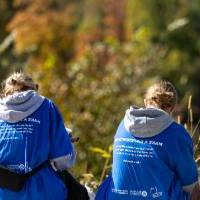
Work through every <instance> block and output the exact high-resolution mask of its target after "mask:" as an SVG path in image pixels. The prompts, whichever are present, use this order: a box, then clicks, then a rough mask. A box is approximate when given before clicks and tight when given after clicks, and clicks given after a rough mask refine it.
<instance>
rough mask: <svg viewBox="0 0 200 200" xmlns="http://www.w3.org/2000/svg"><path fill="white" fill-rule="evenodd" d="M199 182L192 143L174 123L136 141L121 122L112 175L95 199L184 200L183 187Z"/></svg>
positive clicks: (184, 132)
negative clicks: (151, 135)
mask: <svg viewBox="0 0 200 200" xmlns="http://www.w3.org/2000/svg"><path fill="white" fill-rule="evenodd" d="M197 180H198V174H197V167H196V164H195V161H194V159H193V143H192V140H191V138H190V136H189V134H188V133H187V132H186V130H185V129H184V128H183V127H182V126H181V125H179V124H177V123H175V122H173V123H172V124H171V125H170V126H169V127H168V128H167V129H166V130H164V131H163V132H162V133H160V134H158V135H156V136H153V137H149V138H137V137H135V136H134V135H133V134H132V133H130V132H128V131H127V130H126V129H125V127H124V122H123V121H122V122H121V123H120V125H119V128H118V130H117V133H116V135H115V138H114V149H113V167H112V173H111V174H110V175H109V176H108V177H107V179H106V180H105V181H104V182H103V183H102V184H101V186H100V187H99V189H98V192H97V195H96V200H130V199H134V200H142V199H144V200H157V199H158V200H187V199H188V196H189V195H188V193H186V192H184V191H183V189H182V188H183V187H184V186H188V185H191V184H193V183H195V182H196V181H197Z"/></svg>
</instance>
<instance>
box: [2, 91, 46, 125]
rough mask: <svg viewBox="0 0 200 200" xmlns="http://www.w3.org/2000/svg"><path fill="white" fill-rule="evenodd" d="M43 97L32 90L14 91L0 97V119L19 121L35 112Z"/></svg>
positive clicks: (12, 121) (10, 121)
mask: <svg viewBox="0 0 200 200" xmlns="http://www.w3.org/2000/svg"><path fill="white" fill-rule="evenodd" d="M44 99H45V98H44V97H43V96H40V95H39V94H38V93H37V92H36V91H34V90H28V91H23V92H15V93H14V94H12V95H9V96H7V97H5V98H3V99H0V120H3V121H6V122H9V123H16V122H19V121H21V120H23V119H24V118H26V117H28V116H29V115H31V114H32V113H33V112H35V111H36V110H37V109H38V108H39V107H40V106H41V105H42V103H43V101H44Z"/></svg>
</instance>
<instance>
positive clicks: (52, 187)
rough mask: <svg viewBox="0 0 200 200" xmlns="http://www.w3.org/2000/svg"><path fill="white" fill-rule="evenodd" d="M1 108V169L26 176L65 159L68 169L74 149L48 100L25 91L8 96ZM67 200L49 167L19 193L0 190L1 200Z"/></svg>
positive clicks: (27, 183)
mask: <svg viewBox="0 0 200 200" xmlns="http://www.w3.org/2000/svg"><path fill="white" fill-rule="evenodd" d="M0 105H1V106H0V166H1V167H3V168H7V169H9V170H11V171H14V172H16V173H21V174H25V173H27V172H30V171H32V170H33V169H35V168H36V167H37V166H39V165H40V164H41V163H43V162H45V161H47V160H51V161H54V160H62V159H63V158H65V159H63V160H64V161H66V158H68V161H69V163H68V164H69V165H70V162H72V160H73V156H74V155H73V153H74V152H73V147H72V144H71V141H70V138H69V136H68V134H67V132H66V129H65V127H64V123H63V120H62V117H61V115H60V113H59V112H58V110H57V108H56V107H55V105H54V104H53V103H52V102H51V101H50V100H48V99H46V98H44V97H42V96H40V95H39V94H38V93H37V92H35V91H33V90H28V91H23V92H17V93H14V94H13V95H9V96H8V97H7V98H4V99H2V100H1V102H0ZM65 165H66V163H65ZM11 181H12V180H11ZM66 198H67V189H66V188H65V185H64V183H63V182H62V181H61V180H60V178H59V177H58V176H57V174H56V172H55V171H54V170H53V169H52V168H51V167H50V166H47V167H45V168H43V169H41V170H40V171H39V172H38V173H37V174H35V175H34V176H32V177H31V178H29V179H28V181H27V182H26V184H25V186H24V187H23V189H22V190H21V191H19V192H13V191H11V190H9V189H4V188H0V199H1V200H11V199H13V200H14V199H20V200H28V199H29V200H31V199H33V200H35V199H37V200H44V199H46V200H55V199H60V200H62V199H63V200H64V199H66Z"/></svg>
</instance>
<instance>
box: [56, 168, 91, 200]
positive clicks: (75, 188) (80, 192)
mask: <svg viewBox="0 0 200 200" xmlns="http://www.w3.org/2000/svg"><path fill="white" fill-rule="evenodd" d="M58 176H59V177H60V178H61V179H62V181H63V182H64V183H65V186H66V188H67V191H68V192H67V193H68V197H67V200H89V195H88V192H87V189H86V188H85V187H84V186H83V185H81V184H80V183H79V182H78V181H77V180H76V179H75V178H74V177H73V176H72V175H71V174H70V173H69V172H68V171H67V170H64V171H62V172H58Z"/></svg>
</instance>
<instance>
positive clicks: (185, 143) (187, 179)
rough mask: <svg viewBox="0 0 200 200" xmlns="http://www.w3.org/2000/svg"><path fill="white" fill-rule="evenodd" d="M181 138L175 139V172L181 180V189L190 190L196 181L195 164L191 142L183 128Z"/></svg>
mask: <svg viewBox="0 0 200 200" xmlns="http://www.w3.org/2000/svg"><path fill="white" fill-rule="evenodd" d="M179 134H183V135H182V136H181V139H180V140H179V141H177V147H176V151H175V152H174V156H175V158H174V160H175V172H176V176H177V177H178V179H179V180H180V181H181V184H182V186H183V189H184V190H185V191H186V192H190V191H191V190H192V189H193V187H194V186H195V184H196V183H197V181H198V172H197V165H196V162H195V160H194V152H193V142H192V139H191V137H190V136H189V134H188V133H187V131H186V130H185V129H183V131H182V133H179Z"/></svg>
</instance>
